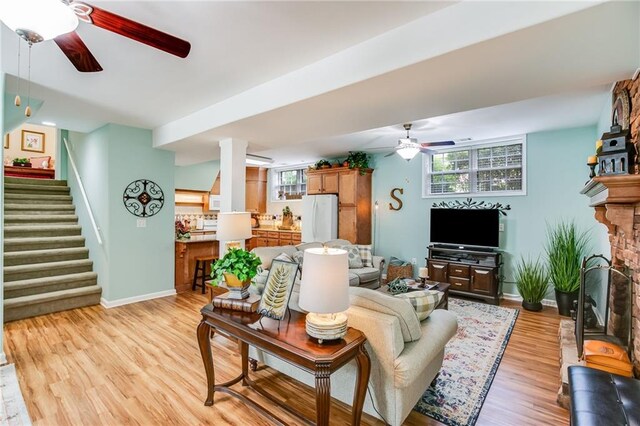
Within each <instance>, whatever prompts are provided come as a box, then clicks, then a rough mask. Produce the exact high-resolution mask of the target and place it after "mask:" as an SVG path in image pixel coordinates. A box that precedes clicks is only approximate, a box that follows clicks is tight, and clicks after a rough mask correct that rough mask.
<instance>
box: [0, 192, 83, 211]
mask: <svg viewBox="0 0 640 426" xmlns="http://www.w3.org/2000/svg"><path fill="white" fill-rule="evenodd" d="M4 201H5V203H8V204H37V205H40V204H71V203H72V201H73V199H72V197H71V195H48V194H46V195H45V194H4ZM34 208H37V207H34Z"/></svg>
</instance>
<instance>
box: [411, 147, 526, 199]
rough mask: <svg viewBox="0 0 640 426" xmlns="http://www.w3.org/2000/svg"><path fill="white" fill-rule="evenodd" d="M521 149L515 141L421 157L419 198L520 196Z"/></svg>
mask: <svg viewBox="0 0 640 426" xmlns="http://www.w3.org/2000/svg"><path fill="white" fill-rule="evenodd" d="M525 148H526V145H525V139H524V137H519V138H515V139H514V138H511V139H508V140H502V141H491V142H488V143H480V144H477V145H473V146H465V147H464V148H457V149H455V148H454V149H448V150H446V151H439V152H437V153H435V154H432V155H425V156H424V157H423V158H424V162H423V194H422V195H423V197H437V196H446V195H457V194H481V195H494V196H495V195H524V194H525V193H526V192H525V189H526V187H525V182H526V178H525V165H526V161H525Z"/></svg>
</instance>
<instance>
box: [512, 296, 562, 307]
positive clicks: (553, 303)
mask: <svg viewBox="0 0 640 426" xmlns="http://www.w3.org/2000/svg"><path fill="white" fill-rule="evenodd" d="M502 298H503V299H505V300H514V301H516V302H522V296H520V295H519V294H510V293H503V294H502ZM542 304H543V305H544V306H552V307H554V308H557V307H558V304H557V303H556V301H555V300H553V299H543V300H542Z"/></svg>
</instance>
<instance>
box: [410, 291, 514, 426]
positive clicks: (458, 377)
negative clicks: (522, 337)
mask: <svg viewBox="0 0 640 426" xmlns="http://www.w3.org/2000/svg"><path fill="white" fill-rule="evenodd" d="M449 310H450V311H452V312H454V313H455V314H456V315H458V332H457V334H456V335H455V336H454V337H453V338H452V339H451V341H449V343H448V344H447V347H446V348H445V354H444V362H443V364H442V369H441V370H440V374H439V375H438V377H437V378H436V380H435V382H434V383H432V385H431V386H430V387H429V388H428V389H427V390H426V392H425V393H424V395H423V396H422V400H421V401H419V402H418V404H417V405H416V406H415V407H414V410H416V411H418V412H420V413H422V414H424V415H427V416H429V417H432V418H434V419H436V420H438V421H440V422H442V423H444V424H447V425H450V426H473V425H474V424H475V423H476V420H477V419H478V415H479V414H480V409H481V408H482V404H483V403H484V400H485V398H486V397H487V393H488V392H489V388H490V387H491V382H493V377H494V376H495V375H496V371H497V370H498V366H499V365H500V361H501V360H502V354H503V353H504V350H505V348H506V347H507V343H508V342H509V337H511V331H512V330H513V325H514V324H515V322H516V318H517V317H518V310H517V309H510V308H501V307H499V306H493V305H487V304H484V303H477V302H469V301H466V300H461V299H449Z"/></svg>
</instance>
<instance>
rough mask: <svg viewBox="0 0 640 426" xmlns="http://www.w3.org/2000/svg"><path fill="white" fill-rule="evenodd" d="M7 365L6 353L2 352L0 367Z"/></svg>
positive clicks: (0, 353) (0, 354)
mask: <svg viewBox="0 0 640 426" xmlns="http://www.w3.org/2000/svg"><path fill="white" fill-rule="evenodd" d="M6 363H7V355H5V353H4V352H0V365H5V364H6Z"/></svg>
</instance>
